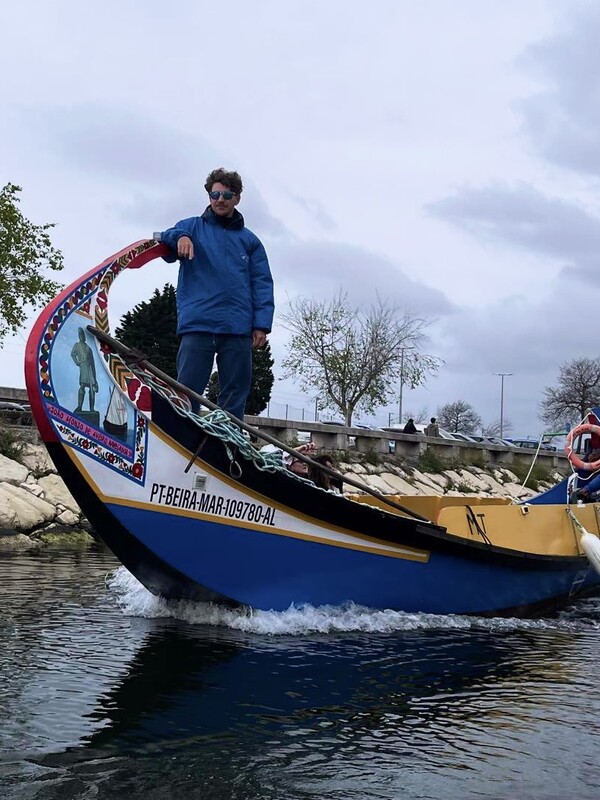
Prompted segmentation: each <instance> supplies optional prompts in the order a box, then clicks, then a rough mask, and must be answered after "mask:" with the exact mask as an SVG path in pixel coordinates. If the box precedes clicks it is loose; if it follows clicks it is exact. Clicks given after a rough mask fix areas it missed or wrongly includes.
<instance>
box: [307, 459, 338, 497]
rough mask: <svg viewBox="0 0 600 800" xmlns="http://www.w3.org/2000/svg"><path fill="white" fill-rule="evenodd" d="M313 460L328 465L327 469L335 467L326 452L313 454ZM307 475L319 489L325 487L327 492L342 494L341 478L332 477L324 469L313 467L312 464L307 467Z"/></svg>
mask: <svg viewBox="0 0 600 800" xmlns="http://www.w3.org/2000/svg"><path fill="white" fill-rule="evenodd" d="M313 461H316V462H317V463H318V464H323V466H325V467H329V469H337V467H336V465H335V464H334V463H333V459H332V457H331V456H330V455H329V454H328V453H325V454H323V455H320V456H313ZM308 477H309V478H310V480H311V481H312V482H313V483H314V484H315V486H318V487H319V488H320V489H325V490H326V491H327V492H336V493H337V494H342V483H343V481H342V479H341V478H333V477H332V476H331V475H328V474H327V473H326V472H325V471H324V470H322V469H319V468H318V467H313V466H312V464H311V465H310V466H309V468H308Z"/></svg>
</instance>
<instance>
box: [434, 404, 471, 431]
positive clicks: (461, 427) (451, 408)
mask: <svg viewBox="0 0 600 800" xmlns="http://www.w3.org/2000/svg"><path fill="white" fill-rule="evenodd" d="M437 418H438V423H439V425H440V427H442V428H445V429H446V430H447V431H450V433H467V434H468V433H476V432H477V431H479V430H480V429H481V417H480V416H479V414H478V413H477V412H476V411H475V409H474V408H473V406H472V405H471V404H470V403H467V402H466V401H465V400H456V401H455V402H454V403H445V404H444V405H443V406H440V407H439V408H438V411H437Z"/></svg>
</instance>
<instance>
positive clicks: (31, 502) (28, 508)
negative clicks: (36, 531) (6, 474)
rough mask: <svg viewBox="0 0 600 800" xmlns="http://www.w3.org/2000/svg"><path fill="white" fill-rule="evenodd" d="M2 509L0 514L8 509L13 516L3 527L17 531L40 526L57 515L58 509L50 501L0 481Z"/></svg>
mask: <svg viewBox="0 0 600 800" xmlns="http://www.w3.org/2000/svg"><path fill="white" fill-rule="evenodd" d="M0 509H2V511H0V516H1V514H2V513H3V511H4V509H7V510H8V512H9V516H10V517H11V518H12V521H11V523H10V524H2V525H1V527H3V528H12V529H14V530H17V531H30V530H32V529H33V528H38V527H39V526H40V525H43V524H44V522H48V521H49V520H52V519H54V517H55V516H56V509H55V508H54V506H52V505H50V503H47V502H46V501H45V500H42V499H41V498H40V497H36V496H35V495H34V494H31V492H28V491H27V490H26V489H22V488H21V487H20V486H13V485H12V484H10V483H0Z"/></svg>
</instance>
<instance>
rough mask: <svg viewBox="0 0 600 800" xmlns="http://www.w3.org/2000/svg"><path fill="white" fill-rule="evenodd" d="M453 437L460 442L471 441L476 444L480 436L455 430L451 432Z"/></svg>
mask: <svg viewBox="0 0 600 800" xmlns="http://www.w3.org/2000/svg"><path fill="white" fill-rule="evenodd" d="M452 435H453V436H454V438H455V439H459V440H460V441H462V442H471V443H472V444H478V443H479V442H480V441H481V437H476V436H470V435H469V434H468V433H460V432H458V431H456V432H455V433H453V434H452Z"/></svg>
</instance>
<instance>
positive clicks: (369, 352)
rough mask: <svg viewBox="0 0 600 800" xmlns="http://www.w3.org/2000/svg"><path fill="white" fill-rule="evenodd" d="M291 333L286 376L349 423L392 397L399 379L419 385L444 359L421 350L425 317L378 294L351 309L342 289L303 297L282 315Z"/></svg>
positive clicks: (384, 403) (284, 363) (324, 406)
mask: <svg viewBox="0 0 600 800" xmlns="http://www.w3.org/2000/svg"><path fill="white" fill-rule="evenodd" d="M282 319H283V322H284V325H285V327H286V328H287V329H288V330H289V331H290V332H291V334H292V337H291V340H290V343H289V355H288V356H287V358H286V359H285V360H284V361H283V366H284V369H285V371H286V376H288V377H293V378H298V379H299V380H300V383H301V386H302V388H303V389H305V390H306V391H308V392H310V393H311V394H312V395H315V394H316V395H318V397H319V400H318V401H317V402H318V406H319V408H320V409H321V410H323V409H325V408H332V407H333V408H336V409H338V410H339V411H340V412H341V414H342V415H343V416H344V420H345V422H346V424H347V425H351V424H352V416H353V414H354V412H355V411H365V412H373V411H374V410H375V409H376V408H378V407H379V406H382V405H386V404H387V403H388V402H389V401H390V400H391V398H392V396H393V394H394V392H395V391H396V388H397V386H398V381H399V380H401V381H402V383H403V385H406V386H410V387H411V388H415V387H416V386H419V385H420V384H422V383H424V381H425V379H426V377H427V375H428V374H430V373H432V372H434V371H435V370H437V368H438V366H439V364H440V359H438V358H436V357H435V356H431V355H427V354H425V353H423V352H422V348H423V346H424V345H425V343H426V341H427V337H426V336H425V332H424V329H425V327H426V325H427V322H426V320H424V319H420V318H418V317H416V316H414V315H413V314H412V313H410V312H408V311H400V310H399V309H398V308H397V307H396V306H393V305H388V304H387V303H386V302H384V301H382V300H381V299H378V300H377V302H376V303H375V304H374V305H372V306H371V308H370V309H369V310H367V311H363V310H361V309H357V308H352V307H351V306H350V305H349V304H348V299H347V295H346V294H343V293H342V292H341V291H340V292H339V293H338V294H337V295H336V296H335V297H334V298H333V299H331V300H311V299H308V298H298V299H296V300H293V301H291V302H290V303H289V306H288V311H287V312H286V313H285V314H284V315H283V316H282Z"/></svg>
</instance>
